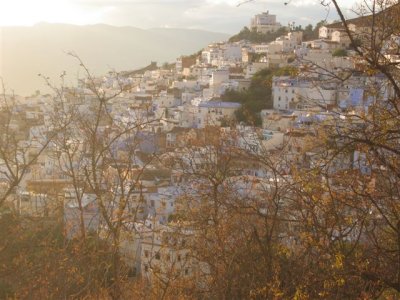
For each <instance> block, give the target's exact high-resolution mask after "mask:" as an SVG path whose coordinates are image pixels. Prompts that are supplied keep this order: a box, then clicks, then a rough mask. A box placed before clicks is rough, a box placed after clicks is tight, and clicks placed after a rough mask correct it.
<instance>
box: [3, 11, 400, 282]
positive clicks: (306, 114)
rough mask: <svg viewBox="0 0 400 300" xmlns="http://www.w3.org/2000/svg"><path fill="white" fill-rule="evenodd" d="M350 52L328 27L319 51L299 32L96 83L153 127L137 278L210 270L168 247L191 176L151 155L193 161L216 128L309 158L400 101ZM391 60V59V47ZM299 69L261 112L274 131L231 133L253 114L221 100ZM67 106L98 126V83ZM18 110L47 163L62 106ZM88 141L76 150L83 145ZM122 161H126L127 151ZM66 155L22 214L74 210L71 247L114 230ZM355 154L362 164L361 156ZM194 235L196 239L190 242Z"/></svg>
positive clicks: (140, 154) (147, 129)
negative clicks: (316, 137)
mask: <svg viewBox="0 0 400 300" xmlns="http://www.w3.org/2000/svg"><path fill="white" fill-rule="evenodd" d="M349 26H350V28H351V30H352V31H353V32H357V31H363V30H365V28H364V27H363V25H362V23H359V22H358V21H357V20H356V21H355V22H351V21H350V22H349ZM280 27H281V25H280V24H279V23H277V22H276V17H275V16H273V15H270V14H269V13H263V14H260V15H257V16H255V17H254V18H253V20H252V28H254V29H255V30H257V31H259V32H267V31H276V30H277V29H279V28H280ZM391 42H394V43H397V44H398V43H399V37H392V40H391ZM349 46H350V40H349V38H348V36H347V34H346V32H345V31H344V29H343V28H342V26H341V25H340V24H331V25H325V26H322V27H321V28H320V29H319V39H317V40H313V41H303V36H302V32H293V31H291V32H289V33H288V34H287V35H285V36H281V37H279V38H277V39H276V40H275V41H273V42H271V43H268V44H254V43H252V42H249V41H245V40H244V41H240V42H232V43H231V42H218V43H213V44H210V45H207V46H206V47H205V48H204V49H203V50H202V51H201V53H199V55H197V56H190V57H187V56H182V57H180V58H178V59H177V61H176V65H175V66H176V67H175V68H174V69H162V68H159V69H156V70H152V71H145V72H144V73H143V74H135V75H131V74H130V73H128V72H127V73H126V74H124V73H121V74H115V73H113V72H110V73H109V74H107V75H105V76H103V77H97V78H94V79H92V80H94V81H95V83H96V84H97V86H99V87H101V89H102V92H104V93H105V94H106V95H112V94H115V95H116V96H115V97H112V98H111V99H109V100H108V101H107V103H105V105H106V108H107V112H108V114H109V116H110V117H111V118H112V120H114V122H119V123H121V124H130V123H132V124H134V123H135V122H137V121H138V120H139V119H141V118H143V119H145V120H146V125H145V126H143V128H141V129H140V131H139V132H138V134H137V135H136V136H135V138H137V139H138V140H137V157H136V159H137V161H136V162H135V165H137V167H138V168H143V167H144V166H146V168H144V170H143V173H142V174H141V177H140V180H139V181H140V186H141V188H140V190H137V191H136V192H135V193H136V194H135V195H136V196H135V197H133V198H135V199H136V200H137V203H140V205H139V206H140V207H139V208H138V209H137V214H136V219H135V221H134V222H132V223H131V224H128V225H129V226H127V228H129V230H131V231H132V232H131V233H134V234H129V235H128V234H127V235H126V239H124V240H123V242H122V243H121V251H122V252H123V253H124V256H125V257H126V261H127V263H128V264H129V265H130V266H131V267H132V268H133V269H134V270H135V272H136V274H138V273H141V274H142V275H144V276H148V277H151V274H152V270H155V269H158V270H164V271H163V272H164V273H167V269H168V268H169V269H170V268H174V270H175V271H178V272H180V273H181V274H182V276H191V275H193V274H194V273H195V272H196V270H198V268H201V269H203V270H204V269H206V268H207V266H205V265H201V263H200V262H198V261H194V260H193V258H191V257H189V256H188V255H187V249H186V248H185V244H184V242H185V239H182V238H181V239H180V240H177V241H176V242H175V244H179V245H180V246H179V247H178V248H176V247H174V248H171V247H168V246H166V243H165V240H168V239H172V238H173V232H174V231H175V227H176V223H174V222H173V216H174V214H175V213H176V206H177V203H176V200H177V199H178V198H179V197H180V196H181V195H182V193H183V191H182V186H184V185H185V181H184V180H183V179H182V176H181V175H182V174H181V173H180V172H178V171H176V170H171V169H168V168H166V167H165V166H163V165H162V164H161V163H160V162H159V161H158V162H151V163H149V164H148V163H147V162H146V161H145V157H146V155H147V156H149V155H154V154H157V155H159V156H161V157H162V156H166V155H167V154H171V153H172V154H174V155H177V154H179V155H180V157H184V155H185V149H186V148H187V147H188V146H189V145H196V143H198V142H199V141H201V140H203V139H204V130H205V129H207V128H213V130H214V131H218V132H224V133H228V132H230V133H232V134H233V133H235V137H236V140H235V141H234V145H235V146H236V147H238V148H240V149H243V150H245V151H249V152H251V153H261V151H275V150H276V149H279V147H281V146H282V145H283V144H285V143H288V141H289V140H290V141H291V142H290V143H291V147H290V151H292V152H293V153H296V152H300V150H301V149H300V148H301V147H302V144H303V143H304V138H305V137H306V136H307V132H309V130H310V128H312V124H314V123H316V122H321V121H323V120H329V119H334V118H335V119H339V120H340V117H343V118H345V117H346V114H347V113H348V112H349V111H351V110H353V111H354V110H359V111H360V110H361V111H363V110H364V111H365V110H368V107H369V106H370V105H371V104H373V103H375V102H376V101H384V100H385V99H387V98H388V97H390V95H391V93H392V91H391V90H390V88H388V85H387V83H386V82H385V80H384V78H383V77H382V76H380V75H379V74H371V75H368V76H367V75H365V72H361V71H362V68H363V63H362V62H360V61H358V60H357V59H356V58H355V56H354V55H353V53H354V51H353V50H352V49H350V48H349ZM387 49H388V50H390V44H388V45H387ZM337 50H344V51H345V52H346V55H339V56H338V55H336V54H335V53H337ZM254 54H257V55H258V57H259V59H258V60H256V61H255V60H253V59H252V57H253V56H254ZM385 55H387V57H388V59H391V60H398V59H399V58H398V57H396V56H395V55H391V54H390V51H388V52H387V53H386V54H385ZM289 65H290V66H293V67H295V68H296V69H297V70H298V73H297V74H296V75H293V76H276V77H274V78H273V81H272V93H273V94H272V96H273V107H272V108H271V109H269V110H263V111H262V112H260V113H261V117H262V121H263V123H262V128H255V127H252V126H245V125H243V124H239V125H237V126H235V127H233V128H232V127H228V125H229V124H231V121H232V120H234V118H235V111H236V110H237V109H238V108H240V106H241V105H240V104H239V103H237V102H226V101H221V100H220V97H221V95H222V94H224V92H225V91H227V90H237V91H243V90H246V89H248V88H249V86H250V82H251V78H252V76H253V75H254V74H255V73H256V72H257V71H259V70H262V69H265V68H280V67H284V66H289ZM353 70H360V72H359V73H357V72H353ZM349 73H351V76H349V78H348V80H346V81H343V80H341V78H340V77H337V76H333V75H332V74H345V75H346V74H349ZM121 86H122V87H124V88H123V90H122V91H121V90H120V88H121ZM126 87H129V88H126ZM63 97H65V102H66V103H67V104H68V105H69V106H73V107H75V108H76V109H77V111H80V112H87V114H88V115H90V114H91V107H92V106H93V104H94V103H96V101H98V95H96V94H95V93H94V92H93V90H91V89H90V82H88V80H81V81H80V82H79V85H78V86H76V87H71V88H65V90H64V95H63ZM13 100H14V102H15V105H14V106H13V108H12V110H13V115H14V117H13V120H12V122H11V123H10V128H12V129H13V130H14V131H15V133H16V134H15V138H16V139H17V140H19V145H20V146H21V147H25V148H26V149H27V151H26V153H25V155H27V156H30V155H35V154H36V153H37V152H38V151H40V149H41V146H42V145H43V144H45V143H46V141H47V139H48V137H49V132H51V131H52V130H53V129H54V119H53V118H52V117H51V116H52V115H53V112H54V111H53V109H54V106H53V103H54V98H53V96H51V95H41V94H37V95H34V96H30V97H18V96H14V99H13ZM338 116H340V117H338ZM105 123H107V122H105ZM101 126H102V125H101ZM104 126H105V127H106V125H104ZM81 142H82V141H71V145H72V146H73V144H74V143H78V144H79V143H81ZM72 146H71V147H72ZM118 150H120V151H122V152H123V147H122V146H121V147H120V148H119V149H118ZM57 151H58V149H57V146H56V144H53V143H50V144H49V145H48V147H47V148H46V149H45V150H44V151H43V152H42V153H41V155H40V156H39V157H38V159H37V161H36V162H35V163H34V164H32V165H31V166H30V167H29V170H28V171H27V174H26V176H24V178H23V180H22V181H21V183H20V184H19V186H18V189H17V190H16V191H15V195H14V197H13V199H12V201H13V202H14V204H15V207H16V209H18V210H19V212H20V213H21V214H29V215H32V216H37V217H38V216H51V215H52V214H56V213H60V211H59V208H60V207H62V210H61V211H62V214H63V218H64V220H65V224H66V226H65V228H66V230H67V236H68V237H71V238H72V237H74V236H75V235H76V234H77V230H78V229H77V228H78V227H79V224H78V223H79V220H78V219H79V218H78V215H79V213H80V211H82V210H83V211H84V223H85V226H86V227H87V230H88V231H101V230H105V229H104V227H102V220H101V215H100V213H99V207H98V205H97V204H96V196H95V195H94V194H93V193H91V192H90V191H83V192H82V193H83V194H82V197H80V199H81V201H80V202H79V203H78V202H77V201H76V198H77V195H76V193H77V191H76V190H73V189H71V178H70V177H68V176H67V175H66V174H65V173H64V172H62V170H61V169H62V168H60V156H59V155H57V153H58V152H57ZM198 151H199V152H201V150H200V149H199V150H198ZM355 155H357V157H359V156H360V153H355ZM199 157H200V158H199V159H200V160H201V155H199ZM160 161H162V159H161V160H160ZM200 163H201V162H200ZM0 170H1V171H4V172H1V173H0V180H4V181H6V179H7V178H5V177H4V176H6V175H5V174H6V173H7V166H5V165H4V164H3V163H0ZM239 175H240V176H252V177H257V178H261V179H266V178H267V179H268V176H269V175H268V173H267V172H265V170H263V169H262V168H260V167H259V166H258V165H257V164H254V165H252V164H243V168H242V169H241V174H238V176H239ZM139 199H140V201H139ZM177 230H182V228H181V227H179V229H177ZM190 234H191V231H190V228H188V229H186V231H185V232H184V234H183V235H182V234H181V235H180V236H181V237H182V236H185V235H187V236H188V237H189V236H190Z"/></svg>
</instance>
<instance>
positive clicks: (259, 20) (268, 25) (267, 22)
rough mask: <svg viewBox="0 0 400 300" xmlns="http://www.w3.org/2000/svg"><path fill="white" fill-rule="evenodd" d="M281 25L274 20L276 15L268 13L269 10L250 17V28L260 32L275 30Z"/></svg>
mask: <svg viewBox="0 0 400 300" xmlns="http://www.w3.org/2000/svg"><path fill="white" fill-rule="evenodd" d="M281 27H282V25H281V24H280V23H278V22H276V15H271V14H269V11H267V12H263V13H261V14H258V15H255V16H254V17H253V18H252V19H251V23H250V29H251V30H256V31H257V32H260V33H267V32H275V31H277V30H278V29H279V28H281Z"/></svg>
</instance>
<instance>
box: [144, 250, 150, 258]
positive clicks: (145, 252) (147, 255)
mask: <svg viewBox="0 0 400 300" xmlns="http://www.w3.org/2000/svg"><path fill="white" fill-rule="evenodd" d="M144 257H146V258H148V257H149V251H147V250H144Z"/></svg>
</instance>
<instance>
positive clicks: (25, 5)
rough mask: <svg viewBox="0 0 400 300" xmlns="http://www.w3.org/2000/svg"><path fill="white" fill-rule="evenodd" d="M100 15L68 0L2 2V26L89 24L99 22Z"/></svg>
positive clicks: (0, 17) (15, 0)
mask: <svg viewBox="0 0 400 300" xmlns="http://www.w3.org/2000/svg"><path fill="white" fill-rule="evenodd" d="M100 17H101V16H100V15H99V13H95V12H89V11H84V10H83V9H82V8H81V7H79V6H78V5H75V4H73V3H70V2H69V1H67V0H35V1H33V0H4V1H0V26H15V25H22V26H28V25H33V24H35V23H39V22H50V23H70V24H87V23H94V22H99V20H100Z"/></svg>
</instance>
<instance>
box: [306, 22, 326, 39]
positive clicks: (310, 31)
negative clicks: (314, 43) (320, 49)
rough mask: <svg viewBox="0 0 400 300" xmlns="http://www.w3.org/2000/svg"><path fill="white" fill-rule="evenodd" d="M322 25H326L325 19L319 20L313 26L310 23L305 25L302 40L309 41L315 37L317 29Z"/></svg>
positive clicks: (317, 33) (317, 32) (316, 36)
mask: <svg viewBox="0 0 400 300" xmlns="http://www.w3.org/2000/svg"><path fill="white" fill-rule="evenodd" d="M324 25H326V21H325V20H322V21H319V22H318V23H317V24H316V25H315V27H313V26H312V25H311V24H309V25H307V26H306V27H305V28H304V30H303V41H311V40H315V39H317V38H318V35H319V29H320V28H321V26H324Z"/></svg>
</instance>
